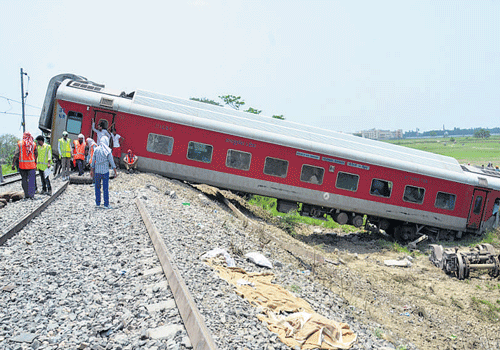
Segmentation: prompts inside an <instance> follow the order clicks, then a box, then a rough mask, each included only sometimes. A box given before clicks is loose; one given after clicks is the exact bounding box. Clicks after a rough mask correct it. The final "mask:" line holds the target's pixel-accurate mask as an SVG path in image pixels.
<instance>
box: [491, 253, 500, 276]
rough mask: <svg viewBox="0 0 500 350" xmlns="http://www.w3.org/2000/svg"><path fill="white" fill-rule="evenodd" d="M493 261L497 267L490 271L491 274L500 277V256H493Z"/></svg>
mask: <svg viewBox="0 0 500 350" xmlns="http://www.w3.org/2000/svg"><path fill="white" fill-rule="evenodd" d="M493 263H494V264H495V268H494V269H492V270H491V271H490V276H491V277H498V275H499V274H500V263H499V261H498V257H496V256H494V257H493Z"/></svg>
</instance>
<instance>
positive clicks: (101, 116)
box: [92, 111, 115, 142]
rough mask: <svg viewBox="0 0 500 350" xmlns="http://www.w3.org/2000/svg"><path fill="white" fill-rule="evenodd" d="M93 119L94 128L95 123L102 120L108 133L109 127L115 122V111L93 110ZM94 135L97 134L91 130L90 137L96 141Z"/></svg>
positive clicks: (97, 123)
mask: <svg viewBox="0 0 500 350" xmlns="http://www.w3.org/2000/svg"><path fill="white" fill-rule="evenodd" d="M94 120H95V126H96V129H97V125H99V123H101V122H102V123H104V125H105V126H106V128H105V129H106V130H108V131H109V133H110V134H111V130H110V127H111V125H112V124H113V123H114V122H115V113H111V112H107V111H94ZM96 137H97V136H96V135H95V133H94V132H92V139H94V141H96V142H97V140H96Z"/></svg>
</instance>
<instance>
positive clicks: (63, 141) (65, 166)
mask: <svg viewBox="0 0 500 350" xmlns="http://www.w3.org/2000/svg"><path fill="white" fill-rule="evenodd" d="M62 135H63V137H62V138H60V139H59V142H58V143H57V148H58V150H59V157H60V158H61V169H62V172H61V174H62V179H63V181H65V180H68V178H69V167H70V162H71V140H70V139H69V138H68V132H67V131H63V133H62Z"/></svg>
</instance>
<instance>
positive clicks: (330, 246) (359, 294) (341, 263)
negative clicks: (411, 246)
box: [224, 191, 500, 350]
mask: <svg viewBox="0 0 500 350" xmlns="http://www.w3.org/2000/svg"><path fill="white" fill-rule="evenodd" d="M224 194H225V196H226V197H230V198H231V200H232V201H233V202H235V203H236V202H237V203H238V204H239V205H240V208H241V209H243V210H244V209H247V211H246V214H248V215H254V216H255V217H256V218H258V219H261V220H263V221H266V222H267V223H269V224H270V225H275V224H276V220H275V218H272V217H270V215H269V214H268V213H267V212H265V211H263V210H262V209H260V208H256V207H250V206H249V205H248V203H247V202H246V201H244V200H243V199H242V198H240V197H238V196H235V195H232V194H231V193H230V192H226V191H224ZM295 232H296V234H295V235H294V239H295V240H298V241H301V242H303V243H306V244H307V245H308V246H310V247H312V248H314V250H315V251H317V252H318V254H321V255H322V256H324V257H325V258H327V261H330V262H327V263H324V264H318V265H316V266H314V273H313V274H311V276H310V277H311V278H314V279H316V280H320V281H321V282H322V283H323V284H324V285H326V286H328V287H329V288H330V289H331V290H332V291H333V292H334V293H336V294H338V295H340V296H342V297H343V298H344V299H345V300H346V302H347V303H348V304H349V305H350V307H351V308H352V309H353V310H354V313H355V314H356V315H357V317H359V318H360V319H362V320H364V321H365V322H366V323H368V324H369V323H370V321H376V322H377V323H379V324H381V325H383V329H379V330H378V329H377V330H375V332H376V335H377V336H380V337H386V338H388V339H390V338H391V337H394V338H399V339H401V338H403V339H406V340H408V341H409V342H412V343H413V344H415V345H417V346H418V347H419V348H420V349H485V350H490V349H491V350H493V349H495V350H496V349H500V278H498V277H497V278H493V277H491V276H489V275H488V273H487V271H481V272H471V276H470V278H468V279H466V280H463V281H460V280H458V279H457V278H456V277H453V276H448V275H446V274H445V273H444V272H443V271H442V270H440V269H439V268H437V267H435V266H434V265H433V264H432V263H431V262H430V261H429V251H428V245H427V244H426V243H423V244H420V246H419V251H418V252H413V253H411V254H408V253H407V252H405V251H404V250H403V249H398V246H397V245H395V244H394V243H393V242H390V241H387V240H385V239H384V238H383V237H381V236H378V235H374V234H370V233H367V232H356V233H349V234H346V233H343V232H341V231H335V232H334V231H333V230H329V229H323V228H318V227H314V226H308V225H302V224H300V225H298V226H297V227H295ZM282 234H283V235H284V236H286V234H285V233H283V232H282ZM496 234H497V235H498V236H500V232H497V233H496ZM454 243H455V244H456V245H457V246H459V245H460V241H458V242H454ZM448 244H449V242H448ZM496 250H497V252H500V247H496ZM405 257H409V259H411V267H406V268H403V267H391V266H386V265H385V264H384V261H385V260H393V259H396V260H397V259H403V258H405ZM395 343H396V342H395ZM399 343H400V342H399ZM400 349H404V347H402V348H400Z"/></svg>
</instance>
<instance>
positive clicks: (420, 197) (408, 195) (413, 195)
mask: <svg viewBox="0 0 500 350" xmlns="http://www.w3.org/2000/svg"><path fill="white" fill-rule="evenodd" d="M424 194H425V188H421V187H414V186H406V187H405V193H404V196H403V200H404V201H405V202H411V203H417V204H422V203H423V201H424Z"/></svg>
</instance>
